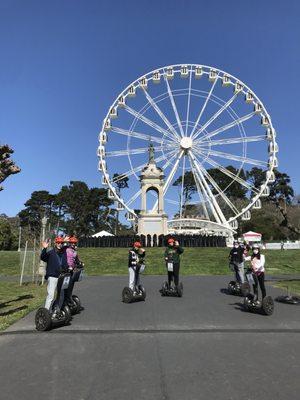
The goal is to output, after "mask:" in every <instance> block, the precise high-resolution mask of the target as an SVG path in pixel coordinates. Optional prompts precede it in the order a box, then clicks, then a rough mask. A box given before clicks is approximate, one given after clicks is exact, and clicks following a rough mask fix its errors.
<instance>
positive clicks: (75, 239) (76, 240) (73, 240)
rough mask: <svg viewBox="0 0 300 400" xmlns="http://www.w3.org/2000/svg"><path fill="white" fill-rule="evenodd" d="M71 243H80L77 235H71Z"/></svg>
mask: <svg viewBox="0 0 300 400" xmlns="http://www.w3.org/2000/svg"><path fill="white" fill-rule="evenodd" d="M69 243H74V244H76V243H78V239H77V237H75V236H71V237H70V239H69Z"/></svg>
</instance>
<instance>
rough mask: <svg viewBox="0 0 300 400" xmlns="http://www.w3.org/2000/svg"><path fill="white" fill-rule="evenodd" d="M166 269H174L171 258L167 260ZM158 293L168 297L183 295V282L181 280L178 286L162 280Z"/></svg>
mask: <svg viewBox="0 0 300 400" xmlns="http://www.w3.org/2000/svg"><path fill="white" fill-rule="evenodd" d="M166 265H167V271H168V272H173V270H174V263H173V260H172V259H169V260H167V263H166ZM160 294H161V295H162V296H169V297H182V295H183V284H182V282H180V283H179V285H178V286H172V284H171V285H169V283H168V282H164V283H163V285H162V288H161V289H160Z"/></svg>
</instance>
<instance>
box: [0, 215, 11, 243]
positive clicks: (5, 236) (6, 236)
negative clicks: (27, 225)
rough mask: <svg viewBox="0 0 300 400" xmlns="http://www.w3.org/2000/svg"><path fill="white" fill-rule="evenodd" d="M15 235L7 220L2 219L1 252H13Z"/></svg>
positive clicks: (0, 227) (0, 231)
mask: <svg viewBox="0 0 300 400" xmlns="http://www.w3.org/2000/svg"><path fill="white" fill-rule="evenodd" d="M12 242H13V235H12V231H11V227H10V224H9V222H8V221H7V219H6V218H3V217H0V250H11V247H12Z"/></svg>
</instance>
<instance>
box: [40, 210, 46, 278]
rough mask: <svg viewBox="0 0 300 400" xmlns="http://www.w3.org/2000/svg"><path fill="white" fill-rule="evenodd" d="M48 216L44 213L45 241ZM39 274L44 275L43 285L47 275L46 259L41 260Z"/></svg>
mask: <svg viewBox="0 0 300 400" xmlns="http://www.w3.org/2000/svg"><path fill="white" fill-rule="evenodd" d="M47 221H48V218H47V217H46V216H45V215H44V216H43V218H42V242H44V241H45V237H46V225H47ZM39 275H41V276H42V285H43V284H44V280H45V275H46V263H45V262H44V261H42V260H41V261H40V266H39Z"/></svg>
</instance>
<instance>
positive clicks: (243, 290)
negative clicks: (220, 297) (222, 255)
mask: <svg viewBox="0 0 300 400" xmlns="http://www.w3.org/2000/svg"><path fill="white" fill-rule="evenodd" d="M234 265H235V264H232V263H230V264H229V266H230V269H231V270H232V272H235V273H236V276H237V275H238V274H237V271H236V269H235V266H234ZM247 272H248V271H247ZM247 272H246V274H245V279H246V280H245V282H244V283H241V282H238V281H230V282H229V283H228V287H227V290H228V293H229V294H232V295H234V296H242V297H245V296H247V295H248V294H249V293H250V283H249V280H248V276H247Z"/></svg>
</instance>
